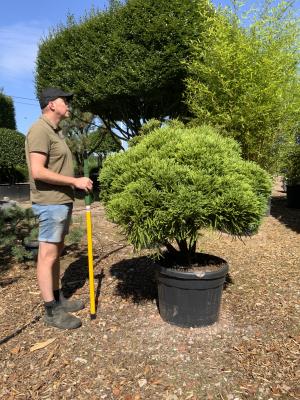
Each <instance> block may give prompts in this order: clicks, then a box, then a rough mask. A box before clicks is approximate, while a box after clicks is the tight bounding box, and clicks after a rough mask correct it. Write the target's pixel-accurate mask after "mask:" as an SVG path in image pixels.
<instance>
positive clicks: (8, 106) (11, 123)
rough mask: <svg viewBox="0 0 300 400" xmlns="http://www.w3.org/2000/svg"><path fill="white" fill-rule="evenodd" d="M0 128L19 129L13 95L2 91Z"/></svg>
mask: <svg viewBox="0 0 300 400" xmlns="http://www.w3.org/2000/svg"><path fill="white" fill-rule="evenodd" d="M0 128H7V129H13V130H16V129H17V125H16V117H15V107H14V103H13V100H12V98H11V97H9V96H6V95H5V94H4V93H2V92H1V91H0Z"/></svg>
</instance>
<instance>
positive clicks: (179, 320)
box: [157, 253, 228, 327]
mask: <svg viewBox="0 0 300 400" xmlns="http://www.w3.org/2000/svg"><path fill="white" fill-rule="evenodd" d="M160 264H161V267H160V270H159V272H158V275H157V282H158V302H159V312H160V315H161V317H162V318H163V320H165V321H166V322H169V323H171V324H174V325H178V326H182V327H199V326H207V325H211V324H213V323H215V322H216V321H217V320H218V317H219V312H220V305H221V297H222V291H223V286H224V282H225V277H226V274H227V273H228V264H227V263H226V261H225V260H223V259H221V258H219V257H216V256H213V255H210V254H204V253H197V254H196V255H195V258H194V259H193V260H192V262H191V264H189V265H182V263H181V262H178V260H176V259H174V258H172V257H171V256H170V255H167V256H165V257H164V258H163V260H162V262H161V263H160Z"/></svg>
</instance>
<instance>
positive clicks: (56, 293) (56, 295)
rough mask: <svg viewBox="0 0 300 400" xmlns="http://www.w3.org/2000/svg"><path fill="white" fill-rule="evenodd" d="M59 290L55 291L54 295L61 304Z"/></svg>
mask: <svg viewBox="0 0 300 400" xmlns="http://www.w3.org/2000/svg"><path fill="white" fill-rule="evenodd" d="M59 292H60V290H59V289H56V290H53V294H54V299H55V300H56V301H57V302H59Z"/></svg>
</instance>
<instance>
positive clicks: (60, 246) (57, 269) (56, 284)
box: [52, 240, 64, 291]
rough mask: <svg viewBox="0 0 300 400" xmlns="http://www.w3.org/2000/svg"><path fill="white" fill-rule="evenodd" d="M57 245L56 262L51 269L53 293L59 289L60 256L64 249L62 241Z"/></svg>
mask: <svg viewBox="0 0 300 400" xmlns="http://www.w3.org/2000/svg"><path fill="white" fill-rule="evenodd" d="M57 245H58V257H57V260H56V262H55V263H54V265H53V269H52V279H53V291H54V290H58V289H59V287H60V283H59V282H60V256H61V254H62V252H63V249H64V240H63V241H62V242H61V243H57Z"/></svg>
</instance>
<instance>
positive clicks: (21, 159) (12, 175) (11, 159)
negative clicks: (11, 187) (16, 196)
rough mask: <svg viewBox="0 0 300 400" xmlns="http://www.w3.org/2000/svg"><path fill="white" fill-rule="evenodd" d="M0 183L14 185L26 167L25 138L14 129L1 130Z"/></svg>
mask: <svg viewBox="0 0 300 400" xmlns="http://www.w3.org/2000/svg"><path fill="white" fill-rule="evenodd" d="M0 143H1V146H0V182H1V183H14V182H15V181H16V179H17V178H18V177H19V176H21V177H22V172H21V170H22V168H25V167H26V160H25V136H24V135H22V133H19V132H17V131H14V130H12V129H6V128H0Z"/></svg>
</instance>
